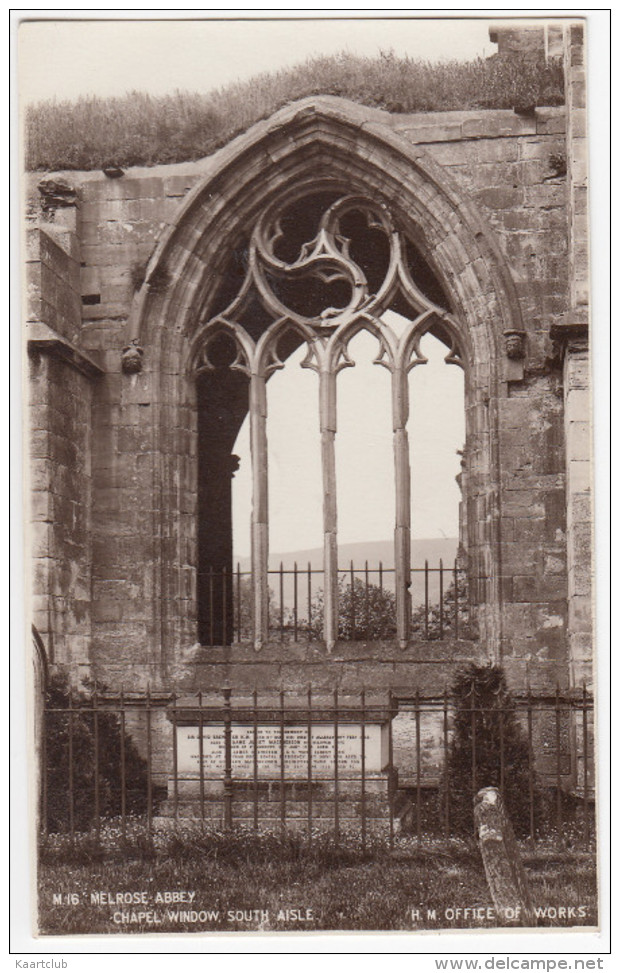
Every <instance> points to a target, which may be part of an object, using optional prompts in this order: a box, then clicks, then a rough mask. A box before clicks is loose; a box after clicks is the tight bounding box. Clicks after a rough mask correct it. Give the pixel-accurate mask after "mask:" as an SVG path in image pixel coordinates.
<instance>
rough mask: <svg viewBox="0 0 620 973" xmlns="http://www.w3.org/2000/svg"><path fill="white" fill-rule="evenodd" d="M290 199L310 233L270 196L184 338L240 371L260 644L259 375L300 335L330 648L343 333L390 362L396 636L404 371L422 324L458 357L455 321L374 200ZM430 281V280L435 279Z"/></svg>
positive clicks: (200, 356)
mask: <svg viewBox="0 0 620 973" xmlns="http://www.w3.org/2000/svg"><path fill="white" fill-rule="evenodd" d="M296 205H297V207H298V210H297V212H304V213H306V214H307V213H314V214H315V216H316V227H315V232H314V235H313V236H312V237H311V238H310V239H308V240H304V239H301V238H300V228H299V226H298V225H296V223H295V220H294V219H293V218H292V217H291V210H290V208H289V210H287V209H286V207H283V206H282V204H280V205H275V206H273V207H271V208H268V209H267V210H266V211H265V212H264V213H263V214H262V215H261V216H260V218H259V219H258V220H257V222H256V225H255V226H254V228H253V231H252V233H251V236H250V239H249V243H248V247H247V255H246V257H247V259H246V260H245V261H244V262H245V265H246V266H245V273H244V276H243V280H242V283H241V286H240V288H239V291H238V293H237V294H236V295H234V297H232V299H231V300H229V302H228V304H227V306H226V307H225V308H224V309H223V310H221V311H219V312H218V313H216V314H215V315H213V316H212V317H210V318H207V320H205V321H204V323H202V324H201V325H200V327H199V328H198V330H197V333H196V336H195V338H194V341H193V345H192V364H193V368H194V371H195V373H196V374H197V375H200V374H203V373H205V372H213V371H215V370H217V369H218V368H221V367H222V366H223V365H224V367H227V368H229V369H230V370H231V371H237V372H241V373H242V374H244V375H245V376H247V378H248V380H249V413H250V444H251V455H252V486H253V500H252V527H251V536H252V584H253V623H254V645H255V648H256V649H260V648H261V647H262V646H263V645H264V644H265V642H266V641H267V638H268V625H269V620H268V583H267V569H268V468H267V427H266V421H267V407H266V402H267V397H266V382H267V380H268V379H269V377H270V375H271V374H272V373H273V372H274V371H276V370H278V369H281V368H283V367H284V360H283V358H282V357H281V352H282V349H281V343H282V341H283V339H284V337H285V336H286V337H287V338H290V337H291V336H293V337H294V340H295V341H296V342H298V343H300V344H301V343H304V342H305V344H306V346H307V347H306V355H305V358H304V359H303V361H302V363H301V364H302V367H304V368H308V369H311V370H313V371H314V372H316V373H317V375H318V380H319V422H320V431H321V460H322V471H323V533H324V564H323V568H324V588H325V590H324V611H325V619H324V632H325V640H326V644H327V648H328V651H329V650H331V649H332V648H333V646H334V644H335V641H336V638H337V632H338V543H337V519H338V518H337V503H336V464H335V440H336V433H337V376H338V374H339V372H340V371H341V370H342V369H344V368H350V367H353V366H354V365H355V363H354V361H353V360H352V358H351V356H350V354H349V345H350V342H351V340H352V339H353V338H354V337H355V335H356V334H358V333H359V332H360V331H362V330H365V331H368V332H369V333H370V334H371V335H373V336H374V338H375V339H376V341H377V353H376V356H375V358H374V363H375V364H377V365H381V366H382V367H384V368H386V369H387V370H388V371H389V372H390V374H391V383H392V428H393V438H394V462H395V469H394V485H395V496H396V517H395V527H394V557H395V574H396V605H397V634H398V640H399V643H400V644H401V646H403V647H404V646H406V644H407V642H408V638H409V617H410V605H409V593H408V589H409V581H410V576H411V575H410V567H411V565H410V534H411V522H410V521H411V513H410V494H411V487H410V477H411V473H410V468H409V445H408V434H407V422H408V418H409V389H408V374H409V372H410V371H411V369H413V368H414V367H416V366H417V365H422V364H424V363H425V361H426V359H425V358H424V356H423V355H422V353H421V351H420V341H421V339H422V337H423V336H424V334H426V333H427V332H428V331H432V332H433V333H435V334H436V336H437V337H439V338H440V339H441V340H442V341H444V343H446V345H447V346H448V349H449V350H448V353H447V355H446V358H445V360H446V362H448V363H450V364H458V365H461V366H463V364H464V363H463V360H462V358H461V354H460V351H459V343H458V325H457V322H456V320H455V318H454V316H453V315H452V313H451V312H450V311H449V310H448V309H447V308H445V307H442V306H440V305H439V304H438V303H436V302H435V301H434V300H432V299H431V298H430V297H429V296H428V291H429V287H428V286H427V287H424V289H423V286H421V284H420V282H419V281H418V280H416V268H415V261H412V259H411V251H412V250H413V249H414V248H413V246H412V244H411V241H410V240H409V239H408V238H407V236H406V234H405V233H404V231H403V230H402V229H401V228H400V227H399V226H398V225H397V223H396V221H395V220H394V218H393V216H392V214H391V212H390V210H389V209H388V208H387V206H386V205H385V204H384V203H382V202H377V201H376V200H371V199H368V198H366V197H364V196H361V195H340V196H338V195H336V194H333V193H332V194H331V195H330V196H326V194H322V195H319V194H315V195H314V197H305V198H301V199H300V200H297V201H296ZM293 216H294V212H293ZM302 222H304V223H306V222H307V220H305V221H302ZM303 229H305V225H304V227H303ZM302 232H303V231H302ZM422 263H424V262H423V261H422ZM426 272H428V266H427V265H426ZM421 276H425V274H422V275H421ZM426 278H428V273H426ZM431 289H432V288H431ZM434 290H435V292H437V291H438V290H439V291H440V289H439V288H438V287H437V286H435V288H434ZM257 308H259V309H260V313H259V314H258V315H257V313H256V309H257ZM389 310H398V312H399V315H401V317H402V316H403V314H405V323H404V327H402V328H400V329H397V328H396V327H395V326H394V324H393V322H391V320H390V315H387V314H386V312H387V311H389ZM304 312H305V313H304ZM392 317H393V316H392ZM257 319H258V320H259V321H260V322H261V326H260V328H257V326H256V321H257ZM218 343H219V353H218ZM222 344H224V345H226V344H227V345H228V346H229V350H228V353H227V355H226V354H224V355H222ZM284 357H286V356H284Z"/></svg>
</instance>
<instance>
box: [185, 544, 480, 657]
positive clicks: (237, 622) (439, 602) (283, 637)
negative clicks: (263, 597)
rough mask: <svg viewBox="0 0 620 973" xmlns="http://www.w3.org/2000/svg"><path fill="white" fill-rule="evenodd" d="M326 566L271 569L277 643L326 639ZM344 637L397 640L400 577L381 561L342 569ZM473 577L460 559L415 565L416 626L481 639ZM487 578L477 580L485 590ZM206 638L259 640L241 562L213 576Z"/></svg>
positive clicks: (429, 633) (424, 635)
mask: <svg viewBox="0 0 620 973" xmlns="http://www.w3.org/2000/svg"><path fill="white" fill-rule="evenodd" d="M323 574H324V572H323V568H316V567H313V566H312V564H311V563H308V564H306V565H298V564H297V563H296V562H294V563H293V565H292V567H285V566H284V562H281V563H280V565H279V567H278V568H274V569H270V570H269V571H268V582H269V633H270V637H271V638H272V639H273V640H274V641H281V642H293V643H296V642H300V641H318V640H321V639H322V637H323V585H322V579H323ZM338 577H339V590H340V605H339V616H340V617H339V637H340V638H342V639H345V640H351V641H356V640H370V639H372V640H381V639H390V638H394V637H395V636H396V597H395V593H394V588H395V577H396V572H395V569H394V568H393V567H385V566H384V565H383V564H382V563H381V562H379V564H378V565H376V566H374V567H373V566H369V563H368V561H365V562H364V564H363V565H362V566H359V565H358V566H355V565H354V563H353V561H351V562H350V563H349V565H348V566H347V567H342V568H339V570H338ZM470 582H471V577H470V575H469V574H468V572H467V571H466V570H465V569H464V568H462V567H459V565H458V563H457V561H454V562H453V563H451V564H444V562H443V560H440V561H439V563H438V564H437V565H436V566H432V565H429V562H428V561H425V563H424V565H423V566H422V567H413V568H411V586H410V589H409V593H410V627H411V634H412V637H414V638H420V639H425V640H434V639H443V638H460V639H472V638H475V637H476V632H475V623H474V619H473V612H472V608H471V603H470V590H469V588H470ZM485 582H486V579H485V578H478V579H477V588H478V590H479V591H482V592H484V586H485ZM204 592H205V601H206V604H205V606H204V615H205V618H206V621H205V624H204V635H203V641H204V642H206V644H208V645H210V646H214V645H219V644H224V645H228V644H231V643H243V642H249V641H251V639H252V573H251V571H249V570H242V569H241V566H240V564H239V563H237V566H236V568H234V570H233V571H232V572H231V571H230V570H229V569H227V568H222V569H221V570H216V569H214V568H211V569H210V570H209V571H208V572H207V574H206V584H205V587H204Z"/></svg>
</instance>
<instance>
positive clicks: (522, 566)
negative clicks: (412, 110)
mask: <svg viewBox="0 0 620 973" xmlns="http://www.w3.org/2000/svg"><path fill="white" fill-rule="evenodd" d="M581 55H582V50H581V46H580V39H579V37H578V36H577V34H576V33H575V32H574V31H573V32H571V31H570V30H569V32H568V35H567V39H566V52H565V61H566V64H567V80H568V82H569V83H568V96H567V106H568V107H567V111H565V110H564V108H538V109H537V110H536V112H535V113H532V114H529V115H526V116H523V115H518V114H516V113H514V112H512V111H476V112H472V111H468V112H445V113H440V114H439V113H437V114H423V115H422V114H420V115H387V114H386V113H383V112H378V111H376V110H373V109H359V107H358V108H357V109H356V111H357V113H358V115H364V114H365V116H366V118H367V120H368V123H369V124H375V125H377V124H378V125H380V126H383V127H384V128H385V129H386V130H388V131H390V132H393V133H395V134H397V135H398V136H400V137H401V138H403V139H406V140H407V141H408V142H409V143H411V144H415V145H417V146H419V148H420V149H421V150H422V151H423V152H424V153H425V154H426V155H427V156H428V157H430V158H431V159H432V160H434V161H435V162H436V163H438V164H439V165H440V166H441V167H442V170H443V171H444V172H445V173H446V175H447V176H448V177H449V179H450V180H452V184H453V185H454V186H456V187H457V189H458V190H459V192H460V193H461V194H462V196H463V198H464V199H468V200H470V201H471V202H473V204H474V205H475V206H476V207H477V209H478V211H479V213H480V215H481V217H482V218H483V219H484V220H485V221H486V222H487V224H488V226H490V228H491V229H492V231H493V233H494V235H495V239H496V241H497V243H498V245H499V248H500V250H501V252H502V254H503V255H504V257H505V258H506V261H507V263H508V265H509V267H510V273H511V277H512V280H513V282H514V289H515V293H516V296H517V299H518V302H519V305H520V313H521V317H522V320H523V328H524V335H523V336H520V337H522V342H523V346H522V347H523V354H522V357H516V358H515V357H509V356H508V355H507V354H506V338H505V336H504V335H498V348H499V349H500V357H501V363H500V378H501V388H500V394H499V404H498V409H499V415H498V435H499V443H498V447H499V450H500V456H501V485H500V487H501V488H500V497H501V501H500V502H501V513H500V532H501V579H500V588H501V598H502V608H501V617H502V634H501V657H502V660H503V662H504V664H505V665H506V669H507V672H508V675H509V678H510V680H511V682H512V683H513V685H516V686H523V685H525V683H526V681H529V682H530V684H531V685H532V686H533V687H534V688H535V687H536V686H540V687H543V686H545V687H547V686H550V685H553V684H554V683H555V681H556V680H559V681H560V682H561V683H562V684H563V685H567V684H573V685H579V684H581V680H582V679H583V678H585V679H587V680H590V678H591V663H592V642H591V629H590V624H591V623H590V618H591V616H590V602H589V598H590V571H589V553H588V552H589V537H590V529H591V524H590V513H589V489H590V486H589V483H590V481H589V425H588V423H587V421H586V419H585V417H586V416H587V414H588V399H589V391H588V357H587V343H585V337H584V333H585V332H584V321H585V322H586V323H587V251H586V250H585V249H584V242H583V241H584V240H585V239H586V235H585V221H586V212H585V206H586V171H585V139H584V124H585V116H584V112H585V108H584V101H583V97H584V95H583V64H582V59H581V62H580V57H581ZM328 100H329V99H328ZM313 101H314V102H316V103H317V104H318V105H319V107H320V103H321V101H322V99H313ZM331 101H334V99H331ZM360 124H365V123H363V122H362V123H360ZM241 138H243V136H241ZM563 158H565V159H567V169H568V171H567V173H566V174H565V173H564V172H562V167H561V160H562V159H563ZM208 161H209V160H204V161H199V162H192V163H187V164H179V165H170V166H155V167H153V168H148V169H146V168H142V169H134V170H128V171H127V172H125V174H124V175H123V176H122V178H108V177H107V176H106V175H104V174H103V173H101V172H65V173H58V174H53V175H49V176H46V177H45V178H43V179H42V178H41V174H36V173H35V174H31V175H30V189H29V193H28V199H29V214H28V216H29V220H28V228H27V241H28V253H27V274H28V282H29V296H30V301H29V307H28V329H29V334H28V338H29V342H30V344H29V349H30V356H29V358H30V361H29V365H30V369H31V375H32V394H31V403H30V410H31V443H32V456H33V465H32V473H31V484H30V485H31V487H32V489H33V507H32V520H33V531H32V538H33V557H34V572H33V579H34V580H33V595H32V616H33V621H34V623H35V625H36V626H37V628H38V630H39V632H40V633H41V636H42V638H43V641H44V643H45V646H46V649H47V651H48V655H49V657H50V662H51V663H52V665H55V666H60V667H67V669H68V670H69V671H71V673H72V674H73V675H74V676H75V674H76V673H77V672H80V671H81V672H82V673H83V674H87V673H89V674H90V675H95V676H97V677H98V678H99V679H101V680H102V681H103V682H105V683H107V684H108V685H109V686H110V687H111V688H120V687H121V686H123V687H124V688H126V689H138V688H144V687H145V686H146V684H147V683H150V684H151V685H152V686H157V685H160V686H161V685H163V686H166V685H171V684H174V685H178V686H179V688H181V687H185V688H192V689H198V688H209V687H218V688H219V687H221V686H222V685H223V684H225V683H226V682H228V683H229V684H230V685H232V686H239V687H252V688H253V687H254V686H257V685H258V686H259V687H262V686H265V687H275V686H280V685H286V686H287V687H291V688H296V687H297V688H300V689H302V688H304V689H305V688H306V687H307V685H308V683H312V684H313V685H314V686H317V688H321V687H324V688H328V687H329V688H333V686H334V685H335V684H338V685H339V686H340V687H341V688H344V689H349V690H352V691H355V690H356V689H358V688H360V687H361V685H364V684H365V685H373V686H374V687H378V688H386V689H387V688H393V689H402V688H403V687H410V688H411V689H412V690H413V689H414V688H415V687H418V688H419V689H420V691H421V692H424V691H426V690H429V689H436V688H437V687H438V684H440V685H441V688H443V685H444V684H445V682H446V679H447V676H448V673H449V671H450V669H451V668H453V667H454V665H455V664H457V663H458V660H459V658H460V657H462V658H471V657H472V650H471V646H467V645H463V644H458V643H457V644H441V645H440V644H437V643H435V644H431V645H426V646H415V645H412V646H411V647H410V649H409V650H406V651H405V652H400V651H398V650H396V649H394V648H393V647H388V646H367V647H364V646H360V645H348V646H347V645H344V646H342V645H341V646H340V647H339V649H338V650H337V652H336V653H335V655H334V656H332V657H330V658H329V659H327V658H326V657H325V655H324V654H322V653H321V651H320V650H319V648H318V647H313V648H310V649H309V648H308V647H303V648H302V647H299V649H298V648H297V647H287V648H286V649H285V650H282V649H280V648H279V647H269V648H268V649H266V650H265V651H264V652H263V653H260V654H256V653H252V652H251V650H247V651H246V650H244V649H239V648H238V647H237V648H236V647H230V648H225V649H217V648H215V649H206V648H203V649H198V648H197V647H196V646H195V645H194V644H193V642H194V641H195V636H194V639H192V637H191V632H192V631H195V616H196V608H195V585H196V581H195V564H196V550H195V533H194V529H193V518H194V516H195V482H196V465H195V452H196V447H195V436H196V428H195V423H196V419H195V415H192V414H191V410H179V413H178V415H176V416H175V417H174V419H175V421H176V427H175V428H173V429H171V430H170V435H171V436H172V437H174V438H175V439H176V440H177V441H178V442H179V443H180V444H182V445H180V447H179V448H180V449H183V450H184V451H185V455H186V460H185V461H184V462H185V465H184V467H183V469H184V482H183V483H166V482H164V483H159V484H158V485H157V487H156V489H157V490H159V494H160V495H159V501H160V503H161V504H163V505H164V506H165V505H166V504H180V505H181V508H182V511H183V514H184V518H183V520H182V521H181V522H182V523H183V524H184V525H185V528H184V535H183V536H181V537H175V538H172V537H164V538H160V537H158V536H157V535H158V532H159V531H160V530H161V525H160V523H159V522H158V519H157V511H156V510H154V501H153V499H152V498H153V495H154V494H153V490H154V489H155V487H154V480H153V477H154V476H156V471H157V456H156V455H155V456H154V455H153V441H152V438H151V434H150V426H149V420H148V418H145V417H147V416H148V414H149V410H150V409H151V405H152V403H153V402H154V401H155V399H156V396H157V395H158V394H159V395H162V396H165V385H166V382H167V381H169V379H168V376H167V375H165V374H163V375H162V376H161V377H160V379H159V382H160V385H159V388H153V387H149V382H151V381H154V379H152V378H151V376H150V375H149V374H148V373H146V372H144V373H142V374H139V375H126V374H123V372H122V370H121V351H122V349H123V347H124V346H125V345H126V344H127V340H128V339H127V333H128V332H127V321H128V317H129V314H130V309H131V305H132V301H133V300H134V295H135V292H136V290H137V289H138V288H139V287H140V285H141V283H142V280H143V277H144V273H145V268H146V264H147V261H148V259H149V257H150V256H151V254H152V251H153V248H154V247H155V245H156V244H157V241H158V239H159V238H160V235H161V233H162V231H163V230H164V229H165V228H166V227H168V226H171V225H173V224H174V222H175V220H176V219H177V217H178V214H179V212H180V210H181V207H182V205H183V203H184V200H185V197H186V195H187V194H188V192H190V190H191V189H192V188H193V187H195V186H196V185H197V184H199V183H200V182H201V180H202V179H203V178H204V171H205V166H206V164H207V163H208ZM38 184H40V186H39V188H37V185H38ZM164 284H165V282H164ZM170 327H171V328H174V321H171V322H170ZM552 339H553V340H552ZM149 353H150V349H148V348H146V349H145V355H148V354H149ZM168 366H169V370H172V371H174V368H175V367H176V368H177V369H178V368H180V361H179V362H176V363H175V362H168ZM121 400H122V401H123V405H122V407H121V405H120V403H121ZM567 451H568V453H567ZM474 473H475V471H470V474H469V475H474ZM482 515H484V511H483V512H482ZM480 516H481V511H480V510H479V509H476V508H475V507H474V508H472V509H469V510H468V511H467V518H468V519H470V518H476V517H480ZM567 518H568V519H567ZM567 528H568V539H567ZM137 538H140V539H141V547H140V546H139V545H137V544H136V539H137ZM149 538H151V539H152V541H153V552H155V551H156V550H157V544H156V541H157V542H158V543H163V544H168V545H172V546H173V547H174V550H175V552H176V554H175V556H178V557H179V558H180V563H179V570H178V571H177V572H176V574H175V577H174V578H164V577H161V576H159V577H158V564H157V560H156V558H155V557H151V558H149V557H144V556H140V555H139V553H138V552H139V551H140V550H141V551H142V552H144V551H145V550H147V551H148V544H149ZM159 574H160V575H161V572H159ZM171 586H172V587H171ZM156 597H159V598H166V599H168V600H169V601H170V603H171V604H173V605H174V611H175V613H176V617H177V618H178V619H179V622H178V625H177V628H176V629H174V627H173V629H172V630H171V632H169V633H168V638H169V643H170V644H169V647H168V650H167V655H166V659H165V660H164V661H162V658H161V656H160V654H159V651H160V650H159V646H160V644H161V632H158V631H157V624H158V623H157V619H156V618H155V617H154V615H153V612H152V605H153V601H154V599H155V598H156ZM475 655H476V657H477V658H479V659H480V660H482V659H487V658H488V657H489V656H488V652H487V650H486V647H485V646H484V645H481V646H480V647H479V648H478V649H476V652H475Z"/></svg>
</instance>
